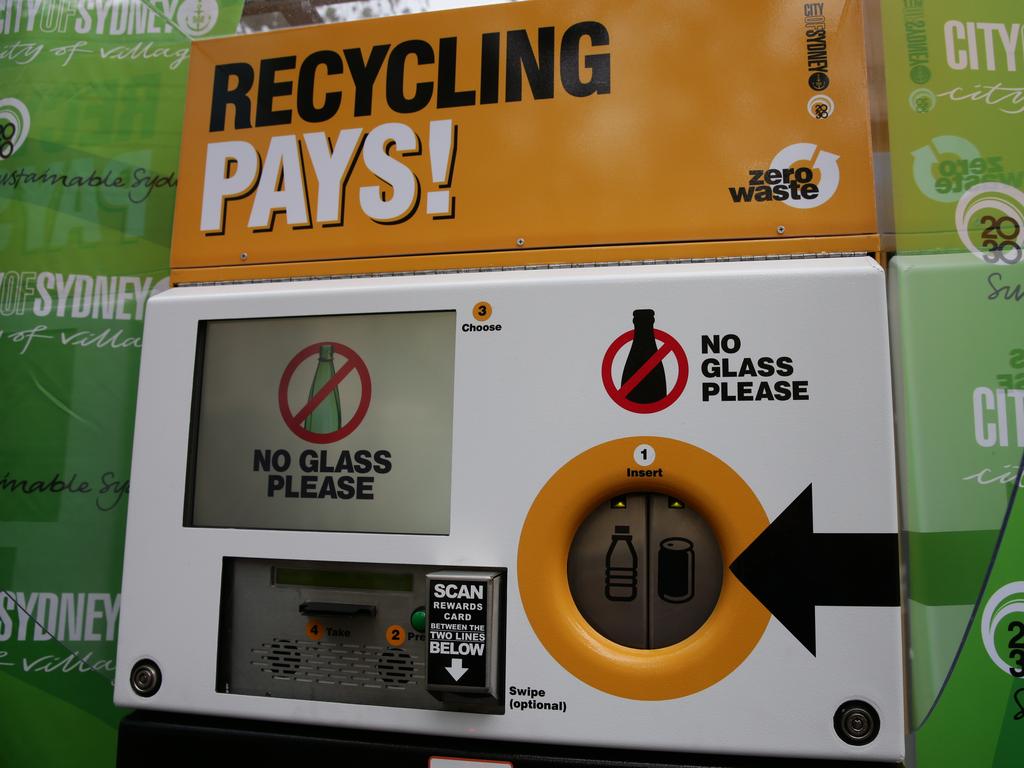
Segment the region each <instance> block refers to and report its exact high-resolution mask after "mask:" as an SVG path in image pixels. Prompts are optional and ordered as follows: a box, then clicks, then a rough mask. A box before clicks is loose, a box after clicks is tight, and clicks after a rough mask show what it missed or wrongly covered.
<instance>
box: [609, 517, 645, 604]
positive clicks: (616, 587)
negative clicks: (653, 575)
mask: <svg viewBox="0 0 1024 768" xmlns="http://www.w3.org/2000/svg"><path fill="white" fill-rule="evenodd" d="M636 594H637V556H636V548H635V547H634V546H633V535H632V534H631V533H630V532H629V526H628V525H616V526H615V532H614V533H612V543H611V545H610V546H609V547H608V553H607V554H606V555H605V556H604V596H605V597H606V598H608V599H609V600H613V601H616V602H623V603H627V602H630V601H631V600H636Z"/></svg>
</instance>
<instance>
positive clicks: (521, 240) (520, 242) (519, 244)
mask: <svg viewBox="0 0 1024 768" xmlns="http://www.w3.org/2000/svg"><path fill="white" fill-rule="evenodd" d="M516 245H518V246H519V247H520V248H522V247H523V246H524V245H526V240H524V239H523V238H521V237H520V238H517V239H516Z"/></svg>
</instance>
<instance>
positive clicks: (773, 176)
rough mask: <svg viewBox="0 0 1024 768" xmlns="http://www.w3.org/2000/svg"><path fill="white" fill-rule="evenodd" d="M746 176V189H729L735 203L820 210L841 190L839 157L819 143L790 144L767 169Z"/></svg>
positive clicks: (753, 171) (757, 170) (752, 171)
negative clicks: (782, 204) (776, 204)
mask: <svg viewBox="0 0 1024 768" xmlns="http://www.w3.org/2000/svg"><path fill="white" fill-rule="evenodd" d="M747 173H748V174H749V178H748V180H747V184H746V186H743V187H729V194H730V195H731V196H732V201H733V202H734V203H768V202H772V201H775V202H781V203H785V204H786V205H788V206H789V207H790V208H801V209H806V208H817V207H818V206H819V205H824V204H825V203H827V202H828V201H829V200H831V199H832V196H833V195H835V193H836V191H837V190H838V189H839V177H840V173H839V155H836V154H833V153H831V152H826V151H825V150H823V149H819V147H818V146H817V145H816V144H810V143H799V144H790V145H789V146H788V147H786V148H784V149H782V150H780V151H779V152H778V154H776V155H775V157H774V158H772V161H771V163H770V165H769V167H768V168H752V169H750V170H749V171H747ZM815 179H817V181H815Z"/></svg>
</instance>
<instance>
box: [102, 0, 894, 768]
mask: <svg viewBox="0 0 1024 768" xmlns="http://www.w3.org/2000/svg"><path fill="white" fill-rule="evenodd" d="M729 5H730V3H724V4H723V3H720V4H717V5H716V6H715V8H714V9H711V7H710V6H708V5H706V4H702V3H694V4H690V5H688V6H687V5H685V4H682V5H681V4H677V3H671V2H664V3H651V4H650V9H649V10H650V11H652V12H653V16H654V17H656V18H658V19H659V20H660V21H659V23H658V24H652V23H651V19H650V18H637V17H638V14H636V13H635V11H633V10H630V9H628V8H623V7H622V6H621V4H619V3H612V2H605V1H604V0H594V1H593V2H580V3H571V4H559V5H554V4H549V3H543V2H537V3H523V4H516V5H514V6H508V7H500V8H488V9H480V10H474V11H460V12H452V13H443V14H431V15H428V16H422V17H416V18H411V17H406V18H396V19H391V20H386V21H376V22H366V23H359V24H346V25H340V26H337V27H323V28H313V29H304V30H294V31H290V32H283V33H274V34H272V35H267V36H266V37H265V38H263V40H261V44H260V45H259V46H252V45H251V43H252V40H246V41H244V44H243V43H242V42H240V41H237V40H232V39H226V40H221V41H213V42H204V43H199V44H196V46H195V47H194V49H193V62H192V70H191V72H190V83H189V103H188V114H187V117H186V126H185V146H186V148H187V152H186V154H185V155H184V156H183V161H182V170H181V188H180V190H179V204H178V215H177V216H176V220H175V236H174V264H173V267H174V270H173V282H174V283H175V286H176V287H174V288H173V289H171V290H169V291H167V292H166V293H164V294H162V295H160V296H158V297H156V298H154V299H153V300H152V301H151V302H150V304H149V313H148V315H147V322H146V336H145V340H144V347H143V353H142V373H141V384H140V391H139V402H138V418H137V424H136V433H135V452H134V457H133V476H132V488H133V491H132V497H131V507H130V511H129V522H128V533H127V541H126V549H125V581H124V593H123V606H122V623H121V634H120V639H119V650H118V671H117V682H116V688H115V698H116V701H117V702H118V703H119V704H121V705H123V706H127V707H134V708H138V709H140V710H145V711H148V712H149V713H150V714H149V715H147V716H135V719H134V720H133V719H132V718H129V720H128V721H126V723H127V725H126V726H124V727H122V747H121V749H122V757H123V758H124V759H127V758H126V757H125V756H126V755H128V754H130V752H131V750H133V749H135V748H137V747H138V746H139V744H140V734H148V735H149V736H153V734H157V735H158V736H159V734H160V733H163V734H165V735H166V733H167V732H168V730H167V729H168V728H172V726H173V728H172V730H173V729H177V730H174V731H173V732H175V733H177V734H178V735H179V736H180V735H181V734H182V733H188V732H189V728H191V727H200V728H203V729H205V731H204V732H205V733H207V737H208V734H209V732H210V730H211V729H213V730H216V729H218V728H219V729H222V730H224V731H226V732H231V733H234V734H235V739H236V741H235V745H236V746H237V747H239V748H240V749H242V751H243V753H244V750H245V749H246V745H245V740H244V739H242V740H238V737H237V734H238V733H239V732H244V731H245V728H247V727H248V728H249V729H253V731H254V732H255V731H259V732H260V734H261V735H260V737H259V738H260V740H261V741H260V742H259V743H261V744H264V745H266V744H267V743H268V742H267V741H266V739H267V738H269V737H268V736H267V734H275V733H276V734H287V739H289V740H290V741H289V742H288V743H290V744H295V743H297V742H296V741H295V740H296V739H298V740H299V741H300V742H301V741H302V739H303V738H305V739H307V741H306V742H303V746H302V747H301V748H302V749H305V748H307V747H308V739H309V738H314V737H312V736H310V734H309V733H308V732H302V733H303V734H305V735H296V734H297V733H298V732H297V731H295V730H294V728H297V727H307V726H318V727H324V726H329V727H331V728H341V729H345V730H344V733H345V734H346V736H345V738H346V739H347V740H348V741H346V745H347V746H346V747H345V749H347V750H349V751H348V752H347V754H348V755H349V757H352V755H355V754H357V753H358V754H360V755H364V758H361V759H365V760H371V759H373V760H377V761H379V762H383V763H385V764H388V765H428V764H429V765H432V766H437V768H440V766H444V765H448V764H449V762H447V761H450V760H459V761H464V760H468V761H469V763H462V764H463V765H471V764H474V762H475V763H476V764H481V763H480V761H482V760H484V759H487V760H492V761H497V762H499V763H500V764H505V765H539V764H544V761H546V760H547V761H549V760H552V759H556V758H557V759H558V760H560V761H562V762H563V763H564V764H567V765H573V764H580V765H582V764H585V763H586V762H587V761H594V760H598V761H601V760H604V761H608V760H615V761H617V762H618V763H620V764H624V765H630V764H639V763H643V762H644V761H645V760H646V761H650V760H654V759H658V760H662V761H663V762H664V761H666V760H668V761H670V762H671V761H674V762H675V763H676V764H681V763H682V762H687V764H694V763H698V762H700V761H701V760H704V759H708V760H710V759H713V760H714V761H715V764H723V763H725V764H736V765H739V764H746V762H744V761H747V760H749V759H755V758H772V757H776V758H789V759H799V758H810V759H815V760H818V761H821V760H836V761H850V760H853V761H871V762H875V763H889V764H896V763H898V762H899V761H900V760H901V759H902V757H903V747H904V732H905V721H904V698H903V691H904V682H903V662H902V641H901V614H900V602H901V600H900V565H899V553H898V540H897V530H898V526H897V515H896V492H895V475H894V468H893V451H894V448H893V437H892V406H891V391H890V384H889V381H890V377H889V349H888V342H887V338H888V336H887V330H886V311H885V281H884V275H883V271H882V267H881V266H880V265H879V263H878V261H877V260H876V258H875V257H876V256H877V255H878V254H880V253H881V251H882V244H881V239H880V237H879V236H878V235H877V234H872V233H877V232H878V231H879V230H880V229H881V227H880V226H879V221H878V218H877V215H876V214H875V211H876V206H875V191H874V190H875V188H876V187H875V185H874V182H873V177H874V175H875V173H876V172H881V171H882V170H883V169H882V168H881V167H880V164H881V161H880V159H879V158H877V157H876V156H875V154H874V152H873V147H874V146H875V144H874V140H873V139H872V132H873V125H872V121H871V115H872V106H871V101H870V99H871V94H870V91H869V89H868V88H867V86H866V83H867V71H868V66H869V63H870V61H871V56H872V53H871V51H872V48H871V45H870V35H869V34H868V32H869V31H870V29H871V25H872V11H873V5H872V4H866V5H865V4H862V3H860V2H845V3H834V4H829V3H826V4H809V5H808V4H803V3H799V4H797V3H790V2H772V3H765V4H763V7H760V8H759V10H758V11H757V12H756V13H753V12H751V11H750V9H749V8H747V6H746V4H742V3H732V4H731V5H734V6H736V7H735V8H729V7H725V6H729ZM812 6H813V7H812ZM741 7H742V8H743V9H745V10H744V14H751V13H753V15H752V16H749V18H743V14H741V13H739V9H740V8H741ZM730 13H731V14H732V15H731V18H733V19H735V20H737V21H736V27H735V28H734V34H735V36H736V38H737V41H736V43H737V45H739V46H740V48H741V49H743V50H748V51H749V52H750V57H751V58H750V61H749V62H746V63H740V64H737V63H736V62H735V59H734V57H731V56H729V57H725V55H724V53H722V52H721V51H720V49H718V48H716V47H715V46H713V45H711V43H710V37H709V36H711V35H717V34H720V27H719V25H718V24H717V23H716V21H715V19H720V18H725V17H730ZM739 19H742V21H740V20H739ZM765 24H767V25H768V29H766V28H765V27H764V25H765ZM823 41H827V50H828V51H829V54H828V55H829V56H830V57H831V58H829V59H828V61H829V62H830V63H828V64H827V65H820V64H816V63H815V62H818V61H820V60H821V59H820V57H818V56H817V55H815V56H812V55H811V54H817V52H820V51H822V50H825V49H824V48H822V47H821V45H819V43H820V44H822V45H824V44H825V43H824V42H823ZM782 43H784V44H785V45H782V47H781V48H780V44H782ZM726 59H728V65H729V67H731V68H732V71H733V72H734V73H735V75H736V77H735V78H734V80H735V82H736V93H734V94H732V95H729V94H721V93H719V92H717V90H715V91H713V90H712V89H711V88H710V86H709V81H705V80H702V79H701V76H702V75H703V74H705V73H710V72H714V71H718V69H719V68H720V67H724V66H725V64H726ZM680 73H687V74H688V77H687V78H683V79H681V78H680ZM776 83H787V84H790V83H794V84H795V85H792V86H788V90H787V92H788V91H795V92H797V93H796V95H795V96H794V97H793V98H792V99H789V98H788V97H787V96H786V95H785V93H786V92H777V93H774V94H772V93H769V92H768V91H769V89H768V88H766V86H771V85H772V84H776ZM800 89H803V90H802V91H800ZM790 101H792V103H789V102H790ZM742 105H745V106H744V108H745V109H746V110H747V111H748V112H749V115H748V116H749V117H750V118H751V119H754V117H755V116H756V119H757V120H758V121H759V122H760V123H762V125H763V126H764V131H763V135H759V136H753V137H752V136H750V135H749V131H748V129H745V128H740V127H739V126H736V125H734V118H735V114H737V113H733V114H732V116H731V117H730V118H729V119H725V120H723V119H721V118H719V117H716V118H715V119H714V120H713V121H707V122H711V123H713V125H705V124H704V122H705V121H704V120H703V119H702V118H700V117H699V116H700V115H702V114H703V115H710V114H712V113H713V112H715V111H717V112H722V111H723V110H724V111H725V112H730V111H731V110H738V109H740V107H741V106H742ZM823 105H824V111H823V108H822V107H823ZM833 112H834V115H833ZM844 112H845V114H844ZM570 116H571V122H569V121H567V118H569V117H570ZM570 125H571V126H572V129H571V131H570V130H569V127H568V126H570ZM723 131H724V133H722V132H723ZM715 132H718V133H719V134H720V135H718V136H717V137H716V138H712V135H713V134H714V133H715ZM687 134H689V136H687ZM702 136H703V137H705V138H706V141H697V138H699V137H702ZM140 718H141V719H140ZM147 718H148V719H147ZM211 718H213V719H211ZM154 723H157V724H158V726H159V727H156V726H154V725H153V724H154ZM232 723H233V724H234V725H231V724H232ZM240 723H249V725H248V726H243V725H240ZM253 723H259V725H253ZM147 729H148V730H147ZM161 729H162V730H161ZM289 729H292V730H289ZM316 733H317V734H318V735H317V736H315V738H314V740H315V739H321V740H323V739H330V736H328V735H325V734H329V733H330V732H329V731H319V730H318V731H317V732H316ZM254 738H255V736H254ZM282 738H285V736H282ZM370 742H372V743H373V744H374V748H373V750H370V751H369V752H367V751H366V750H367V749H368V748H367V746H366V745H367V743H370ZM153 743H159V742H152V741H151V742H150V748H152V744H153ZM174 743H175V742H173V740H172V741H168V742H167V743H166V745H165V746H166V748H167V749H169V750H171V751H173V750H174V749H176V748H178V749H182V748H183V747H181V745H182V744H188V743H189V742H188V741H187V740H186V741H180V740H179V741H178V742H176V743H177V744H178V747H175V746H174ZM253 743H255V742H253ZM360 745H361V746H360ZM249 748H250V749H251V748H252V744H251V743H250V744H249ZM296 749H298V747H296ZM359 750H363V752H359ZM293 754H298V753H297V752H296V753H293ZM665 755H669V757H665ZM700 755H703V756H705V757H704V758H701V757H699V756H700ZM659 756H660V757H659ZM707 756H715V757H713V758H709V757H707ZM353 759H354V758H353Z"/></svg>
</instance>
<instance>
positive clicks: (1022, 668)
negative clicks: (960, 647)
mask: <svg viewBox="0 0 1024 768" xmlns="http://www.w3.org/2000/svg"><path fill="white" fill-rule="evenodd" d="M1014 614H1020V616H1018V618H1016V619H1014V620H1013V621H1011V622H1009V623H1008V624H1007V625H1006V632H1007V635H1008V637H1007V638H1006V644H1005V645H1003V644H1002V643H1001V642H999V640H998V639H997V637H996V634H997V630H998V629H999V626H1000V624H1002V622H1003V620H1004V619H1007V618H1009V617H1011V616H1013V615H1014ZM1022 618H1024V581H1014V582H1011V583H1010V584H1006V585H1004V586H1002V587H1000V588H999V589H998V590H996V592H995V594H993V595H992V597H990V598H989V599H988V602H987V603H985V610H984V612H983V613H982V615H981V641H982V643H983V644H984V646H985V651H986V652H987V653H988V656H989V658H990V659H992V663H993V664H995V665H996V666H997V667H999V669H1001V670H1002V671H1003V672H1006V673H1007V674H1009V675H1011V676H1012V677H1024V621H1021V619H1022ZM1000 646H1002V647H1000ZM1002 648H1005V649H1006V656H1007V657H1008V659H1009V661H1008V660H1007V659H1006V658H1004V657H1003V650H1002Z"/></svg>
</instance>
